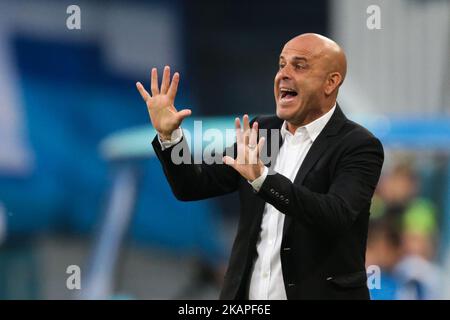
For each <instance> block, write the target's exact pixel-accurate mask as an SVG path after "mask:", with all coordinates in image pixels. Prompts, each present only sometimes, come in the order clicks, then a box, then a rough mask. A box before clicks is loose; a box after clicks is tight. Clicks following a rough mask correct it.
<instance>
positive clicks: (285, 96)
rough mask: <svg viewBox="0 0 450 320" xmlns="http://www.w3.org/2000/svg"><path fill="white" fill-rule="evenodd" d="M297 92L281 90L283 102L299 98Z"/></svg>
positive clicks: (286, 89)
mask: <svg viewBox="0 0 450 320" xmlns="http://www.w3.org/2000/svg"><path fill="white" fill-rule="evenodd" d="M297 94H298V93H297V91H295V90H294V89H291V88H281V89H280V98H281V99H282V100H290V99H293V98H294V97H296V96H297Z"/></svg>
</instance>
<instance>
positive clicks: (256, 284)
mask: <svg viewBox="0 0 450 320" xmlns="http://www.w3.org/2000/svg"><path fill="white" fill-rule="evenodd" d="M335 109H336V104H335V105H334V106H333V108H332V109H331V110H330V111H328V112H327V113H326V114H324V115H323V116H321V117H320V118H318V119H316V120H314V121H313V122H311V123H309V124H307V125H305V126H302V127H300V128H298V129H297V130H296V131H295V134H294V135H292V134H291V133H290V132H289V131H288V130H287V128H286V121H285V122H284V123H283V125H282V127H281V137H282V139H283V141H284V142H283V145H282V146H281V148H280V151H279V153H278V155H277V158H276V160H275V166H274V170H275V171H276V172H278V173H280V174H282V175H284V176H286V177H287V178H289V179H290V180H291V181H294V179H295V176H296V175H297V172H298V169H299V168H300V166H301V164H302V162H303V160H304V159H305V157H306V154H307V153H308V151H309V149H310V148H311V146H312V144H313V142H314V140H315V139H316V138H317V136H318V135H319V134H320V132H321V131H322V129H323V128H324V127H325V125H326V124H327V123H328V121H329V120H330V118H331V116H332V115H333V112H334V110H335ZM182 137H183V133H182V130H181V128H178V129H177V130H175V131H174V132H173V134H172V138H171V140H168V141H162V140H161V139H160V138H159V135H158V139H159V142H160V144H161V147H162V150H164V149H166V148H169V147H171V146H173V145H175V144H177V143H178V142H180V140H181V138H182ZM268 172H269V169H268V168H267V167H266V168H265V169H264V172H263V174H262V175H261V176H260V177H259V178H257V179H255V180H253V181H252V182H249V183H250V184H251V185H252V187H253V188H254V189H255V190H256V191H259V189H260V188H261V186H262V184H263V183H264V180H265V179H266V177H267V174H268ZM283 225H284V214H282V213H281V212H280V211H278V210H277V209H276V208H275V207H273V206H272V205H271V204H268V203H266V205H265V207H264V212H263V219H262V223H261V233H260V235H259V238H258V242H257V244H256V251H257V257H256V260H255V261H254V265H253V269H252V274H251V278H250V284H249V292H248V297H249V299H250V300H286V290H285V288H284V281H283V274H282V270H281V259H280V249H281V239H282V236H283Z"/></svg>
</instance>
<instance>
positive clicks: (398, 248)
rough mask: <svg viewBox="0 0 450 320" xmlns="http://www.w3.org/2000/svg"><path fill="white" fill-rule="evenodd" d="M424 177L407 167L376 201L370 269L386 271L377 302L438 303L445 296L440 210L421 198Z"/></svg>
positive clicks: (394, 173) (396, 171)
mask: <svg viewBox="0 0 450 320" xmlns="http://www.w3.org/2000/svg"><path fill="white" fill-rule="evenodd" d="M419 182H420V180H419V177H418V175H417V174H416V172H415V171H414V170H413V168H412V167H411V166H410V165H408V164H404V163H400V164H398V165H396V166H395V167H394V168H393V169H392V170H391V171H390V172H389V173H388V174H387V175H385V176H383V177H382V179H381V181H380V184H379V188H378V190H377V193H376V197H375V198H374V201H373V206H372V209H373V212H374V217H373V219H371V221H370V227H369V240H368V249H367V250H368V251H367V263H368V265H371V264H375V265H378V266H380V268H381V270H382V288H381V290H376V289H374V290H372V291H371V295H372V296H373V298H374V299H417V300H422V299H435V298H439V297H440V294H441V288H440V283H439V282H440V279H442V274H441V271H440V270H439V268H438V266H437V265H436V264H435V263H434V262H433V259H434V256H435V251H436V245H435V244H436V239H437V235H438V230H437V219H436V210H435V208H434V205H433V204H432V202H431V201H430V200H428V199H425V198H423V197H421V196H420V195H419V189H420V188H419V187H420V186H419ZM383 284H384V286H383Z"/></svg>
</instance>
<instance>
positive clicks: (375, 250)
mask: <svg viewBox="0 0 450 320" xmlns="http://www.w3.org/2000/svg"><path fill="white" fill-rule="evenodd" d="M401 257H402V249H401V234H400V230H399V229H398V228H397V226H396V225H395V224H393V223H391V220H389V219H386V218H385V217H380V218H377V219H372V220H371V221H370V226H369V233H368V238H367V251H366V266H367V267H369V266H378V267H379V268H380V271H381V278H380V287H379V288H370V297H371V299H373V300H395V299H396V294H397V290H398V285H399V284H398V279H397V278H396V276H395V273H394V270H395V267H396V266H397V264H398V262H399V261H400V259H401Z"/></svg>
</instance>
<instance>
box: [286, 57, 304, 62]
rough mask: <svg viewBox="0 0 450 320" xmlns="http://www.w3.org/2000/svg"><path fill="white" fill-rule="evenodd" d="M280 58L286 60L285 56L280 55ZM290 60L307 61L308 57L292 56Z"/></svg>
mask: <svg viewBox="0 0 450 320" xmlns="http://www.w3.org/2000/svg"><path fill="white" fill-rule="evenodd" d="M281 59H283V60H286V58H285V57H283V56H280V60H281ZM292 60H295V61H299V60H303V61H305V62H307V61H308V59H306V58H305V57H300V56H295V57H292Z"/></svg>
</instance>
